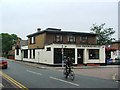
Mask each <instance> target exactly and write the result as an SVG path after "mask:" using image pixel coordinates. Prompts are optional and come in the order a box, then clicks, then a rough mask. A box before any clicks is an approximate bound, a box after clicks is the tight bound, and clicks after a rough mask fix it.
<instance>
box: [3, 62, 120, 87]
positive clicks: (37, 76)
mask: <svg viewBox="0 0 120 90" xmlns="http://www.w3.org/2000/svg"><path fill="white" fill-rule="evenodd" d="M2 72H3V73H5V74H7V75H8V76H10V77H12V78H13V79H14V80H16V81H18V82H19V83H21V84H22V85H24V86H25V87H27V88H29V89H30V88H118V82H115V81H113V80H109V79H103V78H97V77H91V76H86V75H85V76H84V75H79V74H76V75H75V80H74V81H71V80H70V79H65V78H64V76H63V73H62V72H61V71H57V70H52V69H49V68H36V67H32V66H28V65H25V64H21V63H18V62H13V61H9V67H8V69H5V70H3V71H2Z"/></svg>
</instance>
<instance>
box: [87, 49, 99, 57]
mask: <svg viewBox="0 0 120 90" xmlns="http://www.w3.org/2000/svg"><path fill="white" fill-rule="evenodd" d="M89 59H99V49H89Z"/></svg>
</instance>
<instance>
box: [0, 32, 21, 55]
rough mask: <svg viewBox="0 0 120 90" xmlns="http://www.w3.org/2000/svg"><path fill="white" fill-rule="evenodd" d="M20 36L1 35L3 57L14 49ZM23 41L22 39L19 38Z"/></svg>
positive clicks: (0, 46)
mask: <svg viewBox="0 0 120 90" xmlns="http://www.w3.org/2000/svg"><path fill="white" fill-rule="evenodd" d="M18 38H19V37H18V36H17V35H16V34H8V33H1V34H0V44H1V45H0V49H1V53H2V54H3V56H6V55H7V54H8V51H10V50H11V49H12V46H13V45H14V44H15V43H16V41H17V40H18ZM19 39H21V38H19Z"/></svg>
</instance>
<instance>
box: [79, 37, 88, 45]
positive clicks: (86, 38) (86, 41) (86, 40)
mask: <svg viewBox="0 0 120 90" xmlns="http://www.w3.org/2000/svg"><path fill="white" fill-rule="evenodd" d="M80 42H81V43H88V37H87V36H81V37H80Z"/></svg>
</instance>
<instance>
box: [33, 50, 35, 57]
mask: <svg viewBox="0 0 120 90" xmlns="http://www.w3.org/2000/svg"><path fill="white" fill-rule="evenodd" d="M33 58H34V59H35V49H33Z"/></svg>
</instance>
